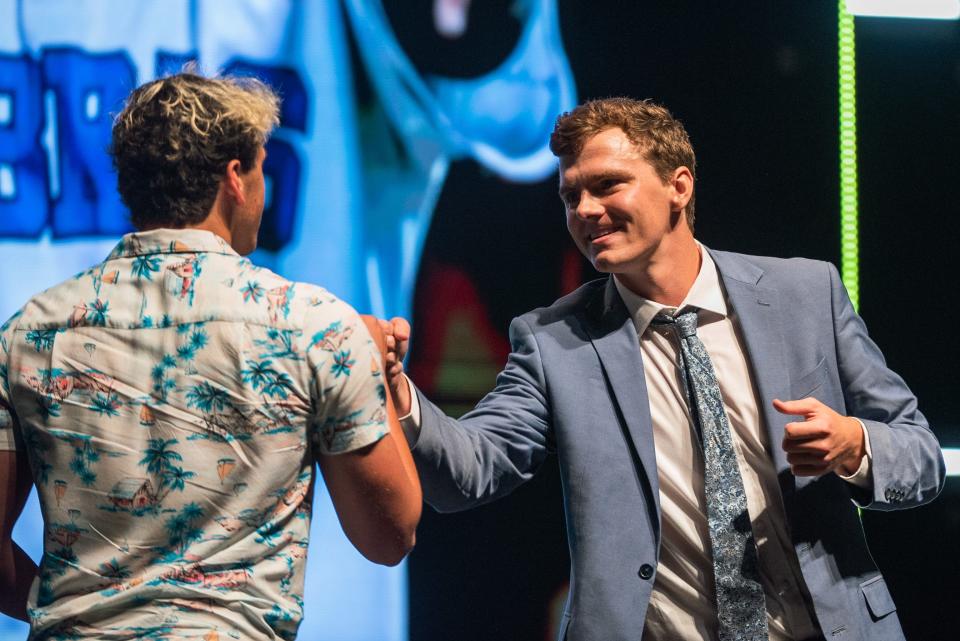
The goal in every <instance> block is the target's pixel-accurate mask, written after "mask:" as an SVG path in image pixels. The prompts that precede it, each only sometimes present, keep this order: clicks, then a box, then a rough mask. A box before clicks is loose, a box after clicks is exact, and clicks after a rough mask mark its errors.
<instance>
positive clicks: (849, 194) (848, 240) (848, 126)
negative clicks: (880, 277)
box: [838, 0, 860, 309]
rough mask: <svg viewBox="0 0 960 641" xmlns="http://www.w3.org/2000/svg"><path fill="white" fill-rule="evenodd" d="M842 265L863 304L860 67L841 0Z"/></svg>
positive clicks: (852, 292) (853, 293)
mask: <svg viewBox="0 0 960 641" xmlns="http://www.w3.org/2000/svg"><path fill="white" fill-rule="evenodd" d="M838 41H839V53H840V65H839V66H840V264H841V277H842V278H843V284H844V285H845V286H846V288H847V292H848V293H849V294H850V300H851V301H852V302H853V308H854V309H857V308H858V307H859V304H860V239H859V220H858V211H857V210H858V202H857V68H856V39H855V37H854V31H853V15H851V14H850V13H849V12H847V6H846V0H840V28H839V32H838Z"/></svg>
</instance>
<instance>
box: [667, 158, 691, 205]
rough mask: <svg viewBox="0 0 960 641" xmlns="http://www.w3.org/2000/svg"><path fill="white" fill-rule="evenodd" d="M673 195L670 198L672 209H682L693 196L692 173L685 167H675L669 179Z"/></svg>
mask: <svg viewBox="0 0 960 641" xmlns="http://www.w3.org/2000/svg"><path fill="white" fill-rule="evenodd" d="M670 186H671V187H673V196H672V197H671V198H670V200H671V203H670V204H671V206H672V209H673V211H683V208H684V207H686V206H687V203H688V202H690V198H691V197H692V196H693V174H691V173H690V170H689V169H688V168H687V167H677V168H676V169H674V170H673V176H672V177H671V179H670Z"/></svg>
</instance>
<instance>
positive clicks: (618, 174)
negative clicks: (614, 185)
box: [558, 169, 633, 197]
mask: <svg viewBox="0 0 960 641" xmlns="http://www.w3.org/2000/svg"><path fill="white" fill-rule="evenodd" d="M632 176H633V174H631V173H630V172H628V171H622V170H618V169H607V170H605V171H601V172H598V173H595V174H588V175H587V176H585V177H584V179H583V180H581V181H580V182H579V183H569V184H567V185H564V186H562V187H560V189H559V190H558V193H559V194H560V196H561V197H562V196H564V195H566V194H569V193H570V192H571V191H574V190H575V189H577V188H578V184H581V183H598V182H603V181H604V180H623V181H626V180H630V179H631V178H632Z"/></svg>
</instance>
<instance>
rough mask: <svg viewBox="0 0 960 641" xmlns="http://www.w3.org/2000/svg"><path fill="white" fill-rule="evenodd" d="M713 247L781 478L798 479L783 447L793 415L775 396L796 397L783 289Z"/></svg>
mask: <svg viewBox="0 0 960 641" xmlns="http://www.w3.org/2000/svg"><path fill="white" fill-rule="evenodd" d="M709 251H710V255H711V256H712V257H713V260H714V262H715V263H716V264H717V270H718V271H719V272H720V276H721V278H722V280H723V285H724V287H725V288H726V290H727V291H726V293H727V301H728V302H729V304H730V308H731V312H732V313H733V314H734V315H735V317H736V319H737V321H738V322H739V324H740V329H741V337H742V339H743V342H744V348H745V349H746V350H747V358H748V360H749V362H750V367H751V371H752V373H753V380H754V382H755V383H756V386H757V396H758V398H757V402H758V404H759V405H760V407H759V410H760V415H761V416H762V417H763V420H764V428H765V429H766V431H767V438H768V441H769V443H770V455H771V456H772V457H773V463H774V467H775V468H776V471H777V475H778V476H780V477H781V479H782V478H784V476H783V475H782V473H783V472H784V471H787V472H788V474H787V475H786V478H789V479H792V478H793V475H792V474H789V470H790V464H789V463H788V462H787V457H786V453H785V452H784V451H783V448H782V447H781V446H780V443H781V441H782V440H783V427H784V425H786V424H787V423H788V422H789V421H790V417H787V416H784V415H782V414H780V413H779V412H777V411H776V410H775V409H774V408H773V404H772V401H773V399H775V398H779V399H781V400H789V399H790V373H789V370H788V369H787V359H786V354H785V353H784V340H783V327H782V320H781V318H782V315H781V307H780V297H779V293H778V292H777V291H776V290H775V289H771V288H768V287H762V286H761V285H760V281H761V279H762V277H763V270H762V269H760V268H759V267H757V266H756V265H754V264H752V263H750V262H747V261H746V260H744V258H743V257H741V256H738V255H736V254H728V253H726V252H717V251H713V250H709ZM783 485H784V484H783V483H782V482H781V487H782V488H783V489H784V490H787V489H788V488H786V487H783Z"/></svg>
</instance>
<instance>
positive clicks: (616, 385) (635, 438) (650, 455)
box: [581, 277, 660, 546]
mask: <svg viewBox="0 0 960 641" xmlns="http://www.w3.org/2000/svg"><path fill="white" fill-rule="evenodd" d="M581 322H582V323H583V327H584V330H585V331H586V333H587V335H588V336H589V337H590V341H591V342H592V343H593V347H594V349H595V350H596V352H597V356H598V357H599V358H600V364H601V366H602V367H603V370H604V373H605V374H606V377H607V383H608V384H609V386H610V389H611V392H612V395H613V401H614V403H615V404H616V405H617V407H618V409H619V411H620V415H621V420H622V424H623V425H624V426H625V428H626V436H627V438H628V439H629V441H630V443H631V445H632V449H633V453H634V454H635V456H636V457H637V458H638V459H639V464H638V467H639V468H640V469H639V472H640V476H641V481H642V480H644V479H645V480H646V486H647V487H646V489H647V490H648V491H649V493H650V495H649V497H648V503H647V504H648V505H650V507H651V515H650V517H651V520H652V522H653V523H654V524H655V528H654V530H655V532H656V538H657V545H658V546H659V543H660V489H659V486H660V484H659V482H658V480H657V459H656V453H655V449H654V440H653V422H652V419H651V418H650V402H649V400H648V398H647V383H646V378H645V377H644V374H643V358H642V356H641V354H640V341H639V339H638V337H637V330H636V327H635V326H634V324H633V319H631V318H630V314H629V313H628V312H627V309H626V306H624V304H623V301H622V300H621V299H620V295H619V294H618V293H617V289H616V286H615V285H614V284H613V280H612V277H611V278H610V279H608V280H607V285H606V287H605V288H603V289H602V290H598V292H597V295H596V296H595V298H594V299H593V300H592V301H591V302H590V303H589V304H588V305H587V306H586V309H585V313H584V314H583V316H582V318H581Z"/></svg>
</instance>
